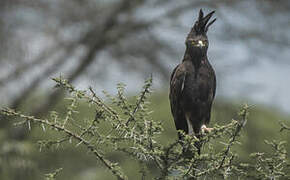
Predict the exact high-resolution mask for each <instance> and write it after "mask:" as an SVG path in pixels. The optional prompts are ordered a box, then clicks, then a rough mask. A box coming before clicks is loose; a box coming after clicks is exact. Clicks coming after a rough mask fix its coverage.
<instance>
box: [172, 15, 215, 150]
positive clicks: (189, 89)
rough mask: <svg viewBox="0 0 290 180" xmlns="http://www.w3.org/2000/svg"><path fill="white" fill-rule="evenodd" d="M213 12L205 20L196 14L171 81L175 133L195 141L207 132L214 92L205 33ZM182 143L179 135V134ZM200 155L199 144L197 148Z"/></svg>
mask: <svg viewBox="0 0 290 180" xmlns="http://www.w3.org/2000/svg"><path fill="white" fill-rule="evenodd" d="M213 14H214V11H212V12H211V13H209V14H208V15H206V16H204V15H203V12H202V10H200V12H199V17H198V20H197V21H196V22H195V24H194V26H193V27H192V29H191V31H190V33H189V34H188V36H187V38H186V42H185V44H186V50H185V53H184V57H183V60H182V62H181V63H180V64H179V65H178V66H176V67H175V68H174V70H173V72H172V74H171V79H170V94H169V99H170V105H171V112H172V115H173V117H174V122H175V126H176V129H177V130H183V131H184V132H185V133H186V134H193V133H194V135H195V136H196V137H197V138H198V137H200V135H201V132H203V131H210V128H207V127H206V124H208V123H209V121H210V113H211V106H212V102H213V99H214V97H215V90H216V77H215V72H214V70H213V68H212V66H211V65H210V63H209V61H208V58H207V49H208V45H209V42H208V39H207V35H206V33H207V31H208V28H209V26H210V25H212V24H213V23H214V22H215V20H216V19H214V20H212V21H210V22H209V19H210V18H211V16H212V15H213ZM178 136H179V139H182V136H181V134H180V133H179V134H178ZM196 147H197V148H198V152H199V153H200V148H201V144H199V145H198V144H196Z"/></svg>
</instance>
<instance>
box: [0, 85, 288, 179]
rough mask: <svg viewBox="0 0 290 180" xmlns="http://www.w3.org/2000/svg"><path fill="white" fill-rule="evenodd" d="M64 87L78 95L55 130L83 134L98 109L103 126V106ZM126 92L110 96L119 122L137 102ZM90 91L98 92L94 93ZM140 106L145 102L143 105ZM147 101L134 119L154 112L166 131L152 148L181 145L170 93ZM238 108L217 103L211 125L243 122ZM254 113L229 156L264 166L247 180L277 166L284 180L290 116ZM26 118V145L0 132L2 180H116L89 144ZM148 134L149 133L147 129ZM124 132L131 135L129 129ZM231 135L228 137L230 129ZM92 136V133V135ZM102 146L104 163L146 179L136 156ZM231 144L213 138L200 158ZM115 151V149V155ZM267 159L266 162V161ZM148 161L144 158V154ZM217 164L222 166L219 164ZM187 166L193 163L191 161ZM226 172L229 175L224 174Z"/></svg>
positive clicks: (102, 128) (64, 105)
mask: <svg viewBox="0 0 290 180" xmlns="http://www.w3.org/2000/svg"><path fill="white" fill-rule="evenodd" d="M63 85H65V84H63ZM66 88H67V89H68V90H69V91H71V92H72V93H74V95H73V96H72V97H70V96H68V97H70V98H68V99H66V100H65V101H63V102H61V103H59V104H58V105H57V107H56V108H55V110H56V111H57V112H59V113H60V114H59V117H60V118H59V119H62V121H61V122H58V123H60V124H58V123H55V122H53V121H49V122H51V123H52V124H51V125H53V124H54V123H55V125H62V124H65V122H64V121H66V120H67V126H68V127H67V129H71V131H72V132H74V133H76V134H79V133H81V132H82V129H81V130H80V129H79V127H78V126H82V127H88V126H90V123H91V122H94V119H95V117H96V107H97V114H98V113H99V114H98V115H99V117H97V118H100V121H103V120H101V119H102V118H101V116H102V111H99V110H102V104H99V105H100V106H98V105H96V104H94V103H92V104H91V105H90V106H89V104H88V103H87V102H86V101H79V100H77V101H75V100H76V99H78V97H84V94H83V92H82V91H76V90H75V89H71V86H67V87H66ZM123 88H124V86H122V85H119V91H118V92H119V94H118V95H117V97H118V98H117V100H116V99H115V98H114V97H113V98H112V97H110V96H108V97H109V99H112V100H113V101H112V102H111V103H113V104H112V105H110V106H111V107H112V108H118V107H119V108H120V110H121V111H120V112H118V114H119V113H120V114H119V115H120V117H122V118H124V119H126V117H127V116H129V119H130V117H131V116H130V115H128V114H126V113H125V114H124V112H126V111H127V110H129V111H130V110H131V109H133V110H134V109H135V108H134V107H135V105H136V104H135V98H133V97H132V98H130V99H131V100H130V101H129V102H127V101H125V100H124V99H123V100H122V98H125V96H124V94H123V91H124V89H123ZM145 91H146V86H145ZM145 91H143V92H145ZM75 92H77V93H75ZM92 92H93V93H94V91H92ZM140 97H142V93H141V94H140V95H139V96H138V97H137V102H138V99H139V100H140ZM118 99H119V100H118ZM88 100H89V102H90V101H91V100H95V99H94V96H92V99H88ZM141 101H142V102H143V100H141ZM124 102H126V103H128V104H126V105H125V104H122V103H124ZM144 102H145V100H144ZM148 102H151V104H150V105H148V104H147V103H145V104H143V103H142V108H141V106H140V108H141V110H138V111H141V112H140V114H139V112H137V111H136V114H135V113H134V114H133V116H135V117H136V119H141V121H140V122H141V123H143V122H142V118H144V117H143V115H144V113H145V112H149V111H151V110H153V113H152V114H150V117H149V119H151V118H152V120H153V121H152V122H154V123H157V124H155V125H154V127H155V128H157V127H158V122H159V121H160V122H161V126H162V127H163V128H164V131H163V132H162V133H161V134H160V135H157V137H156V139H155V140H156V141H157V144H155V143H153V144H154V145H153V147H155V146H156V148H157V147H159V146H162V147H168V146H169V145H170V144H171V143H174V142H175V141H176V140H177V134H176V133H177V132H176V130H175V128H174V124H173V120H172V117H171V114H170V111H169V109H170V108H169V103H168V95H167V94H166V93H153V95H152V97H151V98H150V99H149V101H148ZM30 103H32V104H33V102H30ZM130 103H132V106H130V105H129V104H130ZM127 105H128V106H127ZM137 105H138V103H137ZM140 105H141V104H140ZM143 105H144V107H143ZM145 106H148V108H149V109H148V110H145V109H146V108H145ZM126 107H129V109H127V110H126ZM143 108H144V109H143ZM239 109H240V107H239V105H238V103H231V102H226V101H223V100H217V101H216V102H215V105H214V109H213V117H212V120H211V126H214V127H220V126H221V125H229V124H230V123H232V122H233V121H232V119H240V117H238V114H237V112H238V111H239ZM250 109H251V110H250V116H249V118H248V121H247V124H246V125H245V127H244V128H243V130H242V132H241V136H240V137H238V141H239V142H240V143H237V142H236V143H234V144H233V146H231V150H230V153H229V155H234V154H236V155H237V156H238V157H234V158H236V159H237V160H235V161H237V162H235V163H242V164H245V163H249V164H259V163H260V166H256V169H254V170H249V174H248V175H249V176H251V178H247V179H252V178H253V177H255V176H257V177H260V178H262V177H263V178H265V177H267V176H266V175H265V176H258V175H262V174H263V172H268V171H269V172H270V170H271V169H269V167H271V166H273V167H274V166H278V167H277V168H278V169H279V168H284V169H282V171H283V172H285V173H286V175H287V173H288V175H289V173H290V171H289V164H288V166H287V164H283V163H284V162H283V158H282V159H281V162H279V161H278V162H277V159H278V160H279V158H280V156H281V154H282V155H285V156H286V157H285V158H286V159H289V155H288V154H284V153H285V152H284V150H283V148H282V145H280V146H278V144H279V142H281V141H283V140H284V141H286V144H285V147H286V150H287V152H289V150H290V145H289V141H288V139H289V138H290V134H289V133H287V132H285V131H283V132H279V131H280V129H281V126H280V125H279V121H281V122H284V121H285V120H287V119H289V117H287V116H283V115H281V114H280V113H279V112H275V111H273V110H271V109H267V108H264V107H262V106H252V107H251V108H250ZM144 110H145V111H144ZM75 111H77V112H78V113H75ZM143 111H144V112H143ZM11 112H13V111H11ZM132 112H134V111H132ZM100 113H101V114H100ZM2 114H3V111H2ZM12 114H13V113H12ZM146 114H147V113H145V115H146ZM10 115H11V114H10ZM20 116H21V115H19V114H18V115H16V117H20ZM28 117H29V116H28ZM56 117H57V113H51V114H50V117H47V118H48V119H52V120H53V119H54V118H56ZM4 118H5V116H2V119H4ZM22 118H23V119H24V121H23V122H24V124H23V125H24V126H26V129H27V130H29V129H30V132H29V134H30V135H29V138H28V139H27V140H25V141H17V140H14V141H11V140H8V139H10V138H8V136H13V134H9V129H1V131H0V132H1V134H0V138H1V141H0V142H1V144H0V147H1V149H0V165H1V166H0V168H1V169H0V178H1V179H3V180H6V179H7V180H8V179H9V180H10V179H43V178H44V177H45V175H44V174H46V177H47V178H49V177H53V176H54V175H56V176H57V178H58V179H115V177H114V176H113V175H112V172H110V171H109V170H108V168H106V167H104V164H103V163H102V162H101V161H100V160H98V158H97V159H96V158H95V157H94V156H95V155H94V154H93V153H92V152H90V150H89V149H88V148H87V147H86V145H84V146H82V144H85V142H82V143H80V142H78V141H77V139H75V138H71V137H70V136H65V135H64V136H61V137H62V138H63V139H61V140H59V138H60V136H59V135H60V134H61V131H62V130H61V129H58V130H57V128H49V127H48V126H47V125H45V123H44V126H42V125H40V126H36V125H35V124H34V123H33V120H29V118H28V119H27V118H26V117H25V116H23V117H22ZM67 118H68V119H67ZM108 118H110V117H107V118H105V121H108V122H111V120H109V119H108ZM111 118H112V117H111ZM146 118H148V117H146ZM146 118H145V119H143V120H145V121H148V122H150V120H148V119H146ZM17 119H18V118H17ZM129 119H128V120H129ZM27 120H28V121H27ZM44 120H45V119H44ZM97 121H98V119H97ZM130 121H135V119H130ZM4 122H5V121H4ZM13 122H14V123H15V122H22V120H20V119H18V120H14V121H13ZM69 122H70V123H69ZM108 122H107V123H108ZM140 122H139V123H140ZM7 123H11V122H7ZM96 123H97V124H95V126H92V127H94V128H97V129H95V130H96V132H97V131H99V132H106V131H107V130H108V128H109V127H110V125H108V124H106V122H96ZM99 123H100V124H99ZM40 124H42V123H40ZM77 124H78V125H77ZM216 124H217V125H216ZM18 125H19V124H18ZM74 126H75V127H74ZM62 127H66V125H64V126H60V128H62ZM132 127H135V126H130V128H132ZM228 127H229V129H231V128H232V127H231V126H228ZM16 128H17V127H16ZM144 129H146V128H145V127H144ZM149 129H150V128H149ZM83 130H84V131H86V132H89V131H87V130H86V129H83ZM92 130H93V129H92ZM155 130H156V132H158V131H159V130H158V128H157V129H155ZM126 131H128V132H131V130H130V129H128V130H126ZM228 131H229V132H230V130H228ZM13 132H15V131H13ZM16 132H17V131H16ZM20 132H23V131H20ZM90 132H94V130H93V131H90ZM140 132H142V130H140ZM143 133H144V132H143ZM81 134H82V133H81ZM92 137H93V139H92V141H91V142H90V143H92V144H94V143H93V142H94V141H95V140H96V139H98V134H93V135H92ZM67 138H68V139H67ZM84 138H87V137H85V136H84ZM136 138H137V140H138V138H141V137H136ZM144 140H147V139H146V138H144ZM265 140H269V141H268V144H267V143H266V142H265ZM273 140H276V141H274V143H273V144H270V145H269V142H270V143H271V142H272V141H273ZM37 141H38V142H39V144H38V145H39V146H37V144H36V142H37ZM55 141H59V142H55ZM61 141H63V142H61ZM120 141H121V140H120ZM101 142H103V143H104V144H102V143H100V144H99V146H98V145H97V146H96V149H98V148H100V151H101V154H104V158H106V159H108V160H110V161H111V162H119V165H120V167H121V168H122V172H123V173H124V174H125V175H127V176H128V178H129V179H141V178H142V172H143V170H144V169H143V168H142V166H141V167H140V166H139V165H140V164H139V163H138V160H136V158H134V156H126V155H125V154H124V153H121V152H119V151H117V150H118V148H117V149H116V147H113V146H110V145H112V144H110V143H106V140H105V139H104V141H101ZM275 142H277V144H275ZM227 143H228V137H227V133H225V134H223V136H222V137H219V138H213V139H212V140H211V141H210V145H205V146H204V148H203V150H202V152H203V153H202V154H205V155H213V154H218V153H219V152H223V149H224V148H225V147H227V145H226V144H227ZM123 145H124V144H123ZM125 145H127V144H125ZM131 145H132V144H131ZM271 145H272V146H273V147H272V148H271ZM132 147H134V145H132ZM119 148H120V147H119ZM275 148H276V149H279V148H280V149H281V152H279V151H276V156H275V153H273V149H274V150H275ZM114 149H116V151H115V150H114ZM128 149H130V148H128ZM177 149H178V148H177ZM39 150H41V152H39ZM98 150H99V149H98ZM175 150H176V149H175ZM172 151H173V150H172ZM133 152H134V150H133ZM137 152H140V156H142V151H140V149H137ZM177 152H178V151H176V152H175V153H177ZM254 152H260V153H258V154H253V155H252V156H250V154H251V153H254ZM274 152H275V151H274ZM211 153H212V154H211ZM153 154H154V153H153ZM264 154H265V156H266V157H262V156H263V155H264ZM269 154H272V155H273V156H267V155H269ZM221 155H222V154H221ZM144 156H145V159H146V155H144ZM148 156H149V155H148ZM152 156H153V155H152ZM149 157H150V156H149ZM156 157H158V155H156ZM217 157H219V156H217ZM229 157H230V156H229ZM254 157H255V158H254ZM139 158H140V157H139ZM203 158H205V157H203ZM267 158H268V159H267ZM137 159H138V158H137ZM140 159H141V160H144V158H142V157H141V158H140ZM201 159H202V158H201ZM205 159H206V158H205ZM274 160H275V161H274ZM216 161H217V162H218V163H220V162H219V161H218V159H216ZM230 161H231V160H229V159H227V161H226V162H227V163H230ZM153 162H154V161H153V160H147V161H146V163H145V164H147V167H146V168H145V171H146V172H147V173H146V177H145V179H152V178H153V177H158V176H160V177H161V175H160V171H159V169H158V168H156V165H154V163H153ZM181 162H183V163H184V162H186V160H183V161H181ZM188 162H189V163H190V161H188ZM205 162H210V161H207V160H205ZM151 163H152V164H151ZM275 163H276V164H275ZM277 163H278V164H277ZM280 163H281V164H280ZM285 163H286V162H285ZM288 163H289V162H288ZM279 164H280V166H279ZM202 166H205V167H206V166H207V165H202ZM264 166H265V167H264ZM184 167H185V169H186V168H187V169H188V167H187V166H186V165H185V166H184ZM59 168H63V170H62V171H60V172H59ZM198 168H201V169H202V167H198ZM244 168H245V167H244ZM263 168H265V169H263ZM287 168H288V170H287ZM117 169H118V168H117ZM187 169H186V170H187ZM55 170H56V172H55ZM259 170H260V171H261V172H260V171H259ZM276 170H277V169H276ZM140 171H141V172H140ZM227 171H228V172H227ZM255 171H257V172H259V173H257V174H256V175H255V176H254V175H253V174H251V173H253V172H255ZM181 172H182V170H181V171H180V173H181ZM220 172H224V173H225V174H220ZM226 172H227V173H228V174H226ZM274 172H275V171H274ZM54 173H55V174H54ZM173 173H174V172H173ZM215 173H217V174H215ZM235 173H237V172H236V169H234V168H233V169H229V170H227V169H225V170H221V171H217V172H215V171H213V174H209V175H208V176H209V177H210V176H216V177H217V178H218V176H220V177H221V178H222V177H223V178H225V175H226V176H229V177H228V178H231V177H232V176H233V175H235ZM246 173H247V172H246ZM177 174H178V173H177ZM241 174H242V173H241ZM269 174H270V173H269ZM274 174H275V173H274ZM278 174H279V173H277V174H275V176H276V177H278V176H281V178H279V179H286V178H287V177H286V176H283V175H278ZM168 175H169V176H172V174H171V175H170V174H168ZM246 176H247V174H246V175H244V178H245V177H246ZM275 176H273V177H275ZM283 177H284V178H283ZM258 179H259V178H258Z"/></svg>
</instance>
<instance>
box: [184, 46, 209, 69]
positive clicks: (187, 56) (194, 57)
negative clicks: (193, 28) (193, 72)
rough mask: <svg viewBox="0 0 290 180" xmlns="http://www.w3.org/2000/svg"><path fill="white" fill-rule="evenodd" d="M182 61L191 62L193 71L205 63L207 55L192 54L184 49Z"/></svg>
mask: <svg viewBox="0 0 290 180" xmlns="http://www.w3.org/2000/svg"><path fill="white" fill-rule="evenodd" d="M183 61H191V62H192V63H193V65H194V67H195V69H198V68H199V67H200V65H201V64H202V63H205V62H206V61H207V54H206V53H205V54H198V53H192V52H190V51H189V50H188V49H186V50H185V53H184V57H183Z"/></svg>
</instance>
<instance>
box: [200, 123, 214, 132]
mask: <svg viewBox="0 0 290 180" xmlns="http://www.w3.org/2000/svg"><path fill="white" fill-rule="evenodd" d="M212 130H213V128H208V127H206V126H205V125H202V126H201V133H202V134H205V133H210V132H211V131H212Z"/></svg>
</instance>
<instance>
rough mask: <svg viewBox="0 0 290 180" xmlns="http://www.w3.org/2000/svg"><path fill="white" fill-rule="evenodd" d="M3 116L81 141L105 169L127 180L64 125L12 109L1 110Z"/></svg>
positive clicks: (94, 149)
mask: <svg viewBox="0 0 290 180" xmlns="http://www.w3.org/2000/svg"><path fill="white" fill-rule="evenodd" d="M1 114H5V115H7V116H16V117H19V118H22V119H25V122H22V123H30V122H34V123H38V124H44V125H46V126H49V127H51V128H54V129H56V130H57V131H60V132H63V133H65V134H66V135H67V136H69V137H71V138H73V139H75V140H77V141H79V143H82V144H83V145H84V146H85V147H86V148H87V149H88V150H90V151H91V152H92V153H93V154H94V155H95V156H96V157H97V159H99V160H100V161H101V162H102V163H103V164H104V165H105V167H107V168H108V169H109V170H110V171H111V172H112V173H113V174H114V175H115V176H116V177H117V178H118V179H120V180H125V179H126V177H125V176H124V175H123V173H122V172H121V171H119V170H117V169H116V167H114V166H116V165H114V164H113V163H112V162H111V161H109V160H108V159H106V158H105V157H104V156H103V155H101V153H99V152H98V151H97V149H96V148H95V147H94V146H93V145H92V144H91V143H90V142H89V141H87V140H86V139H84V138H83V137H82V136H80V135H78V134H76V133H74V132H72V131H70V130H68V129H66V128H65V127H63V126H62V125H58V124H56V123H52V122H50V121H48V120H44V119H38V118H35V117H33V116H26V115H23V114H21V113H18V112H16V111H14V110H12V109H2V110H1Z"/></svg>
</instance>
